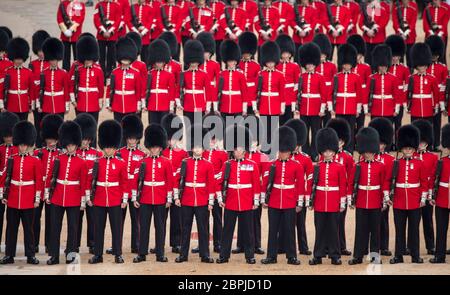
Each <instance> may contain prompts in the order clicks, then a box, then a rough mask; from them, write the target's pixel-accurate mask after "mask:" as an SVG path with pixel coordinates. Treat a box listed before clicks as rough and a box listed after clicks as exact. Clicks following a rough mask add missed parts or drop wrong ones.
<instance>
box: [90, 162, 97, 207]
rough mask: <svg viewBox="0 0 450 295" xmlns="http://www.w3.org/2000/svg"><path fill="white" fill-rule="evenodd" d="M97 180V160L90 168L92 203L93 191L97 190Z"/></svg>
mask: <svg viewBox="0 0 450 295" xmlns="http://www.w3.org/2000/svg"><path fill="white" fill-rule="evenodd" d="M97 178H98V159H96V160H95V162H94V167H92V182H91V202H94V199H95V191H96V190H97Z"/></svg>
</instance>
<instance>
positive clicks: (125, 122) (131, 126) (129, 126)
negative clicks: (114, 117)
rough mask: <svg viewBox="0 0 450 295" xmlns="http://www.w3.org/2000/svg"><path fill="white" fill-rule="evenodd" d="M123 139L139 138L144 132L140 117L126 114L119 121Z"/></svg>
mask: <svg viewBox="0 0 450 295" xmlns="http://www.w3.org/2000/svg"><path fill="white" fill-rule="evenodd" d="M121 125H122V134H123V138H124V139H128V138H135V139H141V138H142V135H143V133H144V125H143V124H142V121H141V119H139V117H138V116H136V115H135V114H129V115H126V116H125V117H124V118H123V119H122V122H121Z"/></svg>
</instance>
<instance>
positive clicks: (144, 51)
mask: <svg viewBox="0 0 450 295" xmlns="http://www.w3.org/2000/svg"><path fill="white" fill-rule="evenodd" d="M147 50H148V44H147V45H142V49H141V61H143V62H145V63H147V57H148V52H147Z"/></svg>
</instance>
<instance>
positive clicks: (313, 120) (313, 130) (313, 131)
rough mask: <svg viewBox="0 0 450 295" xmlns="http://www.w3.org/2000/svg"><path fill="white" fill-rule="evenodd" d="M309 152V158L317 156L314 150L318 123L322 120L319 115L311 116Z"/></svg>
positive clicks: (318, 127)
mask: <svg viewBox="0 0 450 295" xmlns="http://www.w3.org/2000/svg"><path fill="white" fill-rule="evenodd" d="M310 120H311V123H310V124H311V153H310V154H309V155H310V156H311V158H312V159H313V160H314V159H316V158H317V156H318V154H317V151H316V134H317V132H318V131H319V129H320V124H321V121H322V118H321V117H319V116H312V117H311V119H310Z"/></svg>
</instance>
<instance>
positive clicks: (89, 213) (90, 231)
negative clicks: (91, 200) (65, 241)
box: [77, 206, 95, 248]
mask: <svg viewBox="0 0 450 295" xmlns="http://www.w3.org/2000/svg"><path fill="white" fill-rule="evenodd" d="M85 211H86V223H87V232H86V238H87V239H86V246H88V247H89V248H91V247H94V240H95V235H94V234H95V230H94V227H95V220H94V208H93V207H90V206H86V209H85V210H81V211H80V220H79V222H78V238H77V248H79V247H80V245H81V235H82V233H83V217H84V214H85V213H84V212H85Z"/></svg>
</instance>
